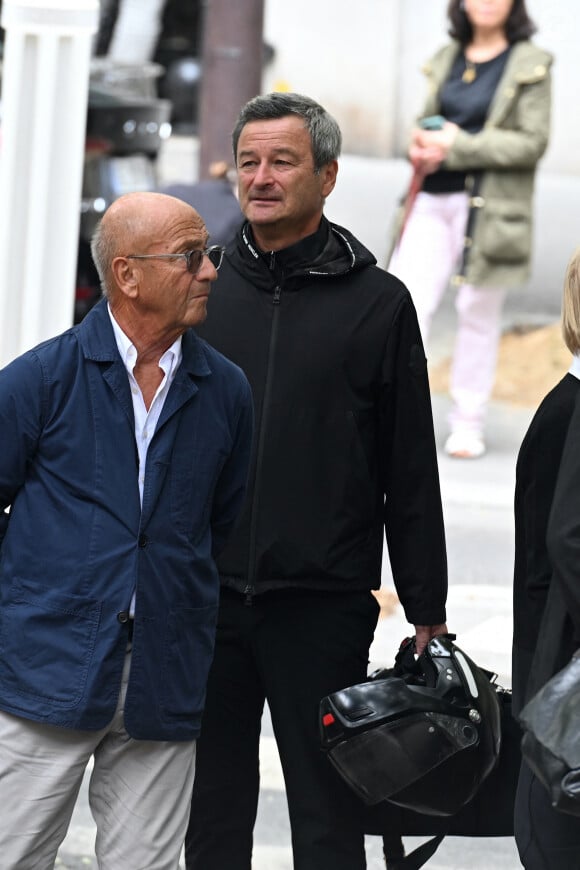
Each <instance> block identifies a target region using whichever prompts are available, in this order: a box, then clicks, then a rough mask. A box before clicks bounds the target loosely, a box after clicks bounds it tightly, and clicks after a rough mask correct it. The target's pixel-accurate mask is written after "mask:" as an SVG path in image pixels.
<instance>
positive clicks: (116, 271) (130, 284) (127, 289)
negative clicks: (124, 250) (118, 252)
mask: <svg viewBox="0 0 580 870" xmlns="http://www.w3.org/2000/svg"><path fill="white" fill-rule="evenodd" d="M111 272H112V273H113V281H114V283H115V284H116V286H117V288H118V290H119V291H120V292H121V293H124V294H125V296H129V297H130V298H131V299H134V298H135V296H137V294H138V292H139V277H140V269H139V267H138V266H135V265H134V264H133V263H132V262H131V261H130V260H128V259H127V257H115V259H114V260H113V262H112V263H111Z"/></svg>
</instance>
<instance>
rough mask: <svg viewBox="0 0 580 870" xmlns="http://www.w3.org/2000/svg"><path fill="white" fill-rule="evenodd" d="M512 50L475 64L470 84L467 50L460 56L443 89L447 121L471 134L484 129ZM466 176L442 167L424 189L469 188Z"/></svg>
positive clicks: (443, 111)
mask: <svg viewBox="0 0 580 870" xmlns="http://www.w3.org/2000/svg"><path fill="white" fill-rule="evenodd" d="M509 53H510V49H509V48H506V50H505V51H502V52H501V53H500V54H498V55H497V57H493V58H492V59H491V60H488V61H485V62H483V63H476V64H472V66H473V67H474V69H475V71H476V77H475V79H474V80H473V81H472V82H469V83H466V82H464V81H463V78H462V76H463V74H464V72H465V70H466V68H467V61H466V59H465V55H464V53H463V52H460V53H459V54H458V55H457V57H456V58H455V61H454V63H453V66H452V67H451V71H450V73H449V78H448V79H447V81H446V82H445V84H444V85H443V87H442V88H441V98H440V108H439V111H440V113H441V114H442V115H443V117H444V118H445V119H446V120H447V121H452V122H453V123H454V124H457V126H458V127H461V129H462V130H465V131H466V132H467V133H479V131H480V130H481V129H483V126H484V124H485V120H486V118H487V114H488V112H489V107H490V105H491V102H492V100H493V98H494V94H495V92H496V89H497V86H498V84H499V81H500V79H501V77H502V75H503V73H504V70H505V65H506V63H507V60H508V57H509ZM465 177H466V173H465V172H459V171H457V170H450V169H444V168H443V169H439V170H437V172H434V173H432V174H431V175H428V176H427V177H426V178H425V181H424V182H423V190H424V191H426V192H427V193H454V192H456V191H459V190H465Z"/></svg>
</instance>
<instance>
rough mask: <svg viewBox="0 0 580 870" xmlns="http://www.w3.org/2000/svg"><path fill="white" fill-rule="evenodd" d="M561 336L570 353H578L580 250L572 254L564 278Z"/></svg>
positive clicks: (579, 343) (579, 336)
mask: <svg viewBox="0 0 580 870" xmlns="http://www.w3.org/2000/svg"><path fill="white" fill-rule="evenodd" d="M562 336H563V337H564V342H565V343H566V347H567V348H568V350H569V351H570V353H572V354H577V353H580V248H577V249H576V251H575V252H574V253H573V255H572V257H571V259H570V262H569V263H568V267H567V269H566V276H565V278H564V293H563V296H562Z"/></svg>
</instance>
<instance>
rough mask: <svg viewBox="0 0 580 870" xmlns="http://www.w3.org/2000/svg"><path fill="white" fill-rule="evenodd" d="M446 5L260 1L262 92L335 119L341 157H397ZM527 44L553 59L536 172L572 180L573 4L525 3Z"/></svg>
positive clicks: (578, 151)
mask: <svg viewBox="0 0 580 870" xmlns="http://www.w3.org/2000/svg"><path fill="white" fill-rule="evenodd" d="M446 8H447V2H446V0H357V3H352V0H294V2H293V3H292V4H291V5H289V4H288V2H287V0H265V24H264V37H265V39H266V40H267V41H268V42H270V43H271V44H272V45H273V46H274V48H275V51H276V55H275V58H274V61H273V62H272V64H270V65H269V67H268V69H267V70H266V73H265V75H264V82H263V85H264V91H269V90H274V89H281V88H287V89H290V90H295V91H299V92H303V93H307V94H309V95H310V96H312V97H314V98H315V99H317V100H319V101H320V102H321V103H322V104H323V105H324V106H325V107H326V108H327V109H328V110H329V111H330V112H331V113H332V114H333V115H335V117H336V118H337V120H338V121H339V123H340V125H341V127H342V130H343V134H344V150H345V152H349V153H353V154H364V155H369V156H376V157H392V156H401V155H402V154H403V153H404V147H405V142H406V138H407V134H408V130H409V127H410V125H411V123H412V120H413V118H414V116H415V114H416V112H417V111H418V109H419V107H420V104H421V102H422V100H423V95H424V81H423V76H422V74H421V72H420V68H421V66H422V64H423V63H424V61H425V60H426V59H427V58H428V57H429V55H430V54H431V53H432V52H433V51H434V50H435V49H436V48H437V47H438V46H439V45H441V44H442V43H443V42H444V41H445V39H446V32H447V18H446ZM528 8H529V11H530V14H531V15H532V17H533V18H534V21H535V22H536V24H537V26H538V33H537V35H536V37H535V40H536V42H537V43H538V44H539V45H541V46H542V47H544V48H546V49H547V50H549V51H551V52H552V53H553V54H554V55H555V64H554V67H553V76H554V102H553V106H554V111H553V122H552V136H551V143H550V147H549V150H548V152H547V154H546V157H545V158H544V161H543V165H544V168H546V169H549V170H553V171H555V172H559V173H574V174H579V175H580V113H578V112H576V111H575V108H574V107H575V105H576V94H577V91H578V90H579V88H580V65H579V64H578V62H577V54H578V50H579V45H578V39H577V36H576V34H577V30H578V28H577V26H575V21H576V19H577V17H578V8H577V6H576V4H575V0H558V2H557V3H547V2H546V0H528Z"/></svg>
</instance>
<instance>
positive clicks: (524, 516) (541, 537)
mask: <svg viewBox="0 0 580 870" xmlns="http://www.w3.org/2000/svg"><path fill="white" fill-rule="evenodd" d="M579 395H580V380H578V378H576V377H574V375H571V374H567V375H565V376H564V377H563V378H562V380H561V381H560V382H559V383H558V384H557V385H556V386H555V387H554V389H553V390H551V391H550V392H549V393H548V395H547V396H546V397H545V398H544V400H543V401H542V403H541V404H540V406H539V408H538V410H537V411H536V413H535V415H534V418H533V420H532V422H531V423H530V426H529V428H528V431H527V433H526V435H525V437H524V439H523V441H522V444H521V447H520V451H519V454H518V460H517V465H516V487H515V499H514V513H515V517H514V519H515V560H514V600H513V613H514V634H513V649H512V689H513V710H514V715H516V716H517V715H518V714H519V712H520V710H521V709H522V707H523V705H524V704H525V702H526V700H528V699H529V689H528V680H529V676H530V668H531V664H532V659H533V657H534V652H535V649H536V644H537V642H538V636H539V630H540V623H541V621H542V617H543V614H544V609H545V606H546V598H547V595H548V587H549V585H550V580H551V576H552V566H551V563H550V558H549V555H548V550H547V546H546V533H547V529H548V519H549V516H550V511H551V508H552V500H553V497H554V490H555V487H556V480H557V477H558V470H559V468H560V461H561V458H562V452H563V450H564V443H565V440H566V434H567V432H568V426H569V424H570V419H571V417H572V413H573V411H574V404H575V402H576V398H577V397H578V396H579ZM559 635H560V632H559V631H558V635H557V636H559ZM560 646H561V651H560V654H559V657H558V659H557V660H555V661H554V662H553V663H552V665H551V667H550V669H549V670H547V671H546V672H545V673H544V674H543V675H542V679H541V682H542V683H543V682H545V681H546V680H547V679H549V677H551V676H552V675H553V674H554V673H555V672H556V671H557V670H558V669H559V667H563V666H564V664H565V663H566V662H567V661H568V660H569V658H570V657H571V655H572V652H573V651H574V646H573V641H572V630H571V626H570V625H569V624H568V627H567V630H566V631H564V632H563V634H562V637H561V643H560ZM534 683H535V687H536V689H537V688H539V686H538V685H537V683H538V681H537V680H536V679H535V680H534Z"/></svg>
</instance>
